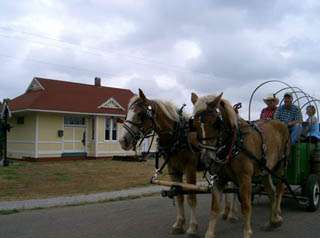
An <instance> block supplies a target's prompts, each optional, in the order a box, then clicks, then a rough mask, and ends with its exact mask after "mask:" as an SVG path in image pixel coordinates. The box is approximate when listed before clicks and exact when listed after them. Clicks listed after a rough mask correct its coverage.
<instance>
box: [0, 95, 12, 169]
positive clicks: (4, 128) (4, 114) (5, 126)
mask: <svg viewBox="0 0 320 238" xmlns="http://www.w3.org/2000/svg"><path fill="white" fill-rule="evenodd" d="M8 102H9V100H8V99H5V100H3V105H2V106H3V107H2V111H1V117H0V119H1V120H2V121H3V123H2V125H1V133H2V134H3V141H2V142H1V143H2V146H1V147H3V148H2V152H3V155H2V157H3V158H0V165H2V166H8V165H9V160H8V158H7V138H8V134H7V133H8V132H9V131H10V129H11V126H10V125H9V123H8V119H9V117H11V111H10V109H9V105H8Z"/></svg>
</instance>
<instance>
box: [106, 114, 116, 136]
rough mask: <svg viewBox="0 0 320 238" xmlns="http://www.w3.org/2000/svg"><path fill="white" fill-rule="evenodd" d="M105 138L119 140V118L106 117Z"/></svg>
mask: <svg viewBox="0 0 320 238" xmlns="http://www.w3.org/2000/svg"><path fill="white" fill-rule="evenodd" d="M105 140H117V120H116V118H112V117H106V125H105Z"/></svg>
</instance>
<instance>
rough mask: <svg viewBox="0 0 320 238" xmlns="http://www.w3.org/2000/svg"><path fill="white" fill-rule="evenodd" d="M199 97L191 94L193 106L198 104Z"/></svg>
mask: <svg viewBox="0 0 320 238" xmlns="http://www.w3.org/2000/svg"><path fill="white" fill-rule="evenodd" d="M198 98H199V97H198V95H197V94H196V93H191V102H192V104H193V105H194V104H196V102H197V101H198Z"/></svg>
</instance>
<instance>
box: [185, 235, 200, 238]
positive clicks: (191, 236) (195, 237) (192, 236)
mask: <svg viewBox="0 0 320 238" xmlns="http://www.w3.org/2000/svg"><path fill="white" fill-rule="evenodd" d="M187 237H188V238H199V236H198V235H197V234H187Z"/></svg>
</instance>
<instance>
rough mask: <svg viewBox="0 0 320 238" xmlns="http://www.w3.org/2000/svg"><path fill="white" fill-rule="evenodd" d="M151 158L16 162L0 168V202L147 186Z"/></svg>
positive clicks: (151, 166)
mask: <svg viewBox="0 0 320 238" xmlns="http://www.w3.org/2000/svg"><path fill="white" fill-rule="evenodd" d="M153 171H154V168H153V161H147V162H140V163H139V162H123V161H111V160H90V161H62V162H35V163H30V162H16V161H14V162H13V164H10V166H9V167H0V201H4V200H20V199H31V198H46V197H53V196H61V195H73V194H89V193H94V192H105V191H113V190H120V189H126V188H130V187H136V186H144V185H149V181H150V177H151V176H152V174H153Z"/></svg>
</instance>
